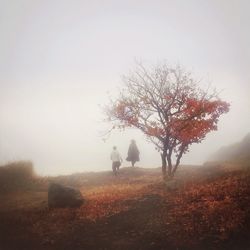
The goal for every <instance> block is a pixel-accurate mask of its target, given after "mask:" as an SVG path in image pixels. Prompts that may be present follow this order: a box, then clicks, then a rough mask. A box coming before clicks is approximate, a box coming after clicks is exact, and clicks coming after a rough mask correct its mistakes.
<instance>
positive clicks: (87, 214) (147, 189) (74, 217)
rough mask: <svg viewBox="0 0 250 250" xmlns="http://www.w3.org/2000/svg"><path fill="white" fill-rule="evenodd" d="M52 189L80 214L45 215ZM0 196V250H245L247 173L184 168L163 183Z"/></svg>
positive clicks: (142, 176)
mask: <svg viewBox="0 0 250 250" xmlns="http://www.w3.org/2000/svg"><path fill="white" fill-rule="evenodd" d="M51 181H55V182H58V183H62V184H65V185H70V186H74V187H77V188H79V189H80V190H81V192H82V194H83V196H84V198H85V202H84V204H83V205H82V206H81V207H80V208H63V209H49V208H48V207H47V188H48V184H49V182H51ZM33 182H34V183H35V185H34V183H33V184H32V185H31V187H32V188H30V189H27V188H26V189H25V190H19V191H12V192H4V193H1V194H0V200H1V203H0V249H1V250H10V249H16V250H22V249H23V250H31V249H32V250H33V249H37V250H39V249H48V250H50V249H51V250H52V249H53V250H54V249H55V250H57V249H58V250H59V249H60V250H61V249H65V250H66V249H79V250H80V249H81V250H82V249H100V250H101V249H103V250H104V249H116V250H119V249H124V250H125V249H130V250H133V249H136V250H138V249H249V246H250V213H249V212H250V172H249V169H242V168H240V167H238V166H231V165H225V164H224V165H218V164H208V165H204V166H200V167H191V166H183V167H182V169H180V170H179V172H178V173H177V175H176V177H175V178H174V179H173V180H169V181H168V182H167V183H164V182H163V180H162V178H161V171H160V169H143V168H123V169H121V170H120V173H119V175H118V176H117V177H115V176H113V175H112V173H111V172H102V173H83V174H75V175H70V176H60V177H53V178H52V177H50V178H36V179H35V180H34V181H33Z"/></svg>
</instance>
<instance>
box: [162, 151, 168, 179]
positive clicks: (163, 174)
mask: <svg viewBox="0 0 250 250" xmlns="http://www.w3.org/2000/svg"><path fill="white" fill-rule="evenodd" d="M161 162H162V168H161V170H162V177H163V179H166V176H167V161H166V152H163V153H162V154H161Z"/></svg>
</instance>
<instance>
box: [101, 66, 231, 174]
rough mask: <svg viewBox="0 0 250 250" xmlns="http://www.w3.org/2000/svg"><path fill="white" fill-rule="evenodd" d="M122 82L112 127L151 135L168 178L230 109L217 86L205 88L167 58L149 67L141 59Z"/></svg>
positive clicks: (110, 114) (112, 105)
mask: <svg viewBox="0 0 250 250" xmlns="http://www.w3.org/2000/svg"><path fill="white" fill-rule="evenodd" d="M123 82H124V87H123V89H121V91H120V93H119V96H118V98H117V99H115V100H114V99H113V100H111V101H110V104H109V105H108V106H107V107H106V108H105V114H106V115H107V118H108V121H110V122H112V123H113V126H112V129H113V128H120V129H124V128H126V127H135V128H138V129H140V130H141V131H142V132H143V133H144V134H145V135H146V137H147V139H148V140H149V141H151V142H152V143H153V144H154V145H155V147H156V149H157V150H158V151H159V152H161V161H162V174H163V177H164V178H165V177H167V176H173V175H174V173H175V172H176V170H177V168H178V166H179V164H180V160H181V157H182V156H183V154H185V153H186V152H187V151H188V148H189V146H190V145H191V144H193V143H200V142H201V141H202V140H203V139H204V138H205V136H206V134H207V133H208V132H210V131H212V130H217V123H218V119H219V117H220V115H221V114H223V113H226V112H228V111H229V104H228V103H227V102H224V101H221V100H220V99H219V97H218V93H217V91H216V90H213V91H212V92H211V91H210V90H209V88H208V89H207V90H202V89H201V88H200V87H199V86H198V81H196V80H195V79H194V78H193V77H192V75H191V73H189V72H187V71H185V70H184V69H183V68H182V67H180V66H179V65H178V66H174V67H170V66H168V65H167V64H165V63H163V64H160V65H157V66H154V67H151V68H150V69H148V68H145V67H144V65H143V64H141V63H136V67H135V69H134V71H132V72H131V73H130V74H129V75H127V76H124V77H123ZM210 92H211V93H210Z"/></svg>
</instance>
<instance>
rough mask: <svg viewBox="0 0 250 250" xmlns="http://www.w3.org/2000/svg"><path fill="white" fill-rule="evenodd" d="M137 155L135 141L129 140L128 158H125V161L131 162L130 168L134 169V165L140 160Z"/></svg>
mask: <svg viewBox="0 0 250 250" xmlns="http://www.w3.org/2000/svg"><path fill="white" fill-rule="evenodd" d="M139 154H140V152H139V150H138V148H137V145H136V142H135V140H131V142H130V145H129V148H128V157H127V158H126V160H127V161H131V165H132V167H134V166H135V163H136V162H137V161H139V160H140V158H139Z"/></svg>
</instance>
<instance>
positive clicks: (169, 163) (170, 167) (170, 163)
mask: <svg viewBox="0 0 250 250" xmlns="http://www.w3.org/2000/svg"><path fill="white" fill-rule="evenodd" d="M167 161H168V176H169V177H171V176H172V160H171V156H170V155H167Z"/></svg>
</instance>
